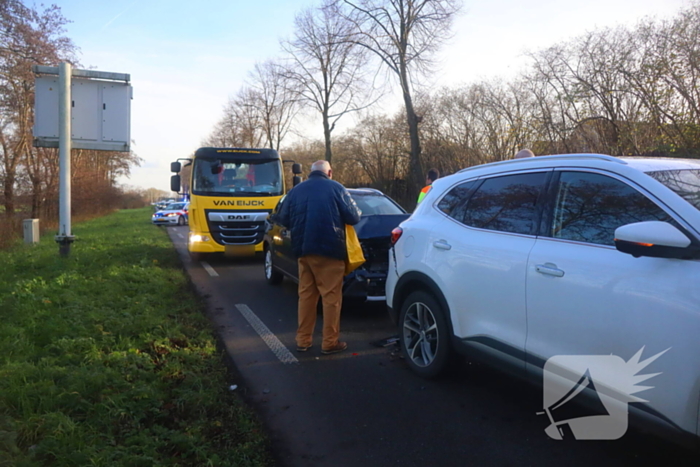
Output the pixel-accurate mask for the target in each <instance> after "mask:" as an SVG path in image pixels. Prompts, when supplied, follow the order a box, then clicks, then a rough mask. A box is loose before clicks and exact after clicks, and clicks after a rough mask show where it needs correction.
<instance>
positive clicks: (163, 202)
mask: <svg viewBox="0 0 700 467" xmlns="http://www.w3.org/2000/svg"><path fill="white" fill-rule="evenodd" d="M176 202H177V200H176V199H162V200H160V201H156V202H155V203H153V206H155V209H156V211H161V210H163V209H165V208H166V207H167V206H168V205H169V204H172V203H176Z"/></svg>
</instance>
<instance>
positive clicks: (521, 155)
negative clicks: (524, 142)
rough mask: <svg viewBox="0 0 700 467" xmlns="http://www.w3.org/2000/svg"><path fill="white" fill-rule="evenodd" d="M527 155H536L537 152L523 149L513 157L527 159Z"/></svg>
mask: <svg viewBox="0 0 700 467" xmlns="http://www.w3.org/2000/svg"><path fill="white" fill-rule="evenodd" d="M526 157H535V154H534V153H533V152H532V151H530V150H529V149H521V150H520V151H518V153H517V154H516V155H515V157H513V159H525V158H526Z"/></svg>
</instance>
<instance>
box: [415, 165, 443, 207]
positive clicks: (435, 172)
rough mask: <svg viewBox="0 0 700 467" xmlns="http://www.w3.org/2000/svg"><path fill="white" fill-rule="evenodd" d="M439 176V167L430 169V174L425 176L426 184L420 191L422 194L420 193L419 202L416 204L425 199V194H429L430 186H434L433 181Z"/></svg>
mask: <svg viewBox="0 0 700 467" xmlns="http://www.w3.org/2000/svg"><path fill="white" fill-rule="evenodd" d="M439 176H440V172H438V170H437V169H430V170H428V174H427V175H426V176H425V186H424V187H423V189H422V190H421V191H420V194H418V203H417V204H416V205H418V204H420V202H421V201H423V198H425V195H427V194H428V192H429V191H430V188H431V187H432V186H433V182H434V181H435V180H437V179H438V177H439Z"/></svg>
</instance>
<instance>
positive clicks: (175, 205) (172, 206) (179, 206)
mask: <svg viewBox="0 0 700 467" xmlns="http://www.w3.org/2000/svg"><path fill="white" fill-rule="evenodd" d="M184 207H185V203H172V204H168V206H167V207H166V208H165V210H166V211H179V210H180V209H182V208H184Z"/></svg>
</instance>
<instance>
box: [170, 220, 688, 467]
mask: <svg viewBox="0 0 700 467" xmlns="http://www.w3.org/2000/svg"><path fill="white" fill-rule="evenodd" d="M168 230H169V233H170V236H171V238H172V240H173V243H174V244H175V246H176V247H177V249H178V251H179V253H180V255H181V257H182V259H183V263H184V265H185V268H186V269H187V270H188V272H189V274H190V276H191V278H192V280H193V282H194V284H195V286H196V288H197V289H198V291H199V293H201V294H202V295H203V296H204V297H205V298H206V299H207V303H208V307H209V312H210V316H211V318H212V320H213V321H214V323H215V325H216V327H217V329H218V331H219V333H220V335H221V338H222V341H223V342H224V344H225V346H226V349H227V351H228V352H229V354H230V355H231V357H232V359H233V362H234V363H235V366H236V368H237V370H236V371H237V373H238V374H237V376H236V378H237V379H238V380H237V381H235V384H237V385H238V389H237V390H238V391H240V392H241V393H242V394H243V395H244V397H245V398H246V399H247V400H248V401H249V402H250V403H251V404H253V405H254V407H255V408H256V409H257V410H258V412H259V414H260V415H261V417H262V418H263V420H264V422H265V424H266V425H267V427H268V429H269V432H270V435H271V437H272V439H273V443H274V446H275V448H276V451H277V460H278V463H279V465H282V466H314V467H315V466H333V467H339V466H393V465H396V466H414V465H415V466H419V465H420V466H423V465H431V466H433V465H435V466H452V465H454V466H470V465H473V466H529V465H536V466H553V467H554V466H556V467H561V466H563V465H566V466H586V467H590V466H591V465H595V466H596V467H603V466H621V465H624V466H633V465H673V466H685V465H687V466H694V467H697V466H698V465H700V458H699V457H698V456H697V455H695V454H692V453H690V452H689V451H686V450H684V449H682V448H680V447H678V446H676V445H673V444H670V443H667V442H664V441H661V440H657V439H655V438H653V437H651V436H648V435H644V434H641V433H637V432H634V431H633V430H630V431H628V433H627V434H626V435H625V436H624V437H623V438H621V439H619V440H615V441H574V440H572V441H554V440H551V439H550V438H549V437H548V436H547V435H546V434H545V432H544V429H545V428H546V426H547V425H548V421H547V418H546V416H544V415H537V414H536V413H537V412H539V411H541V410H542V395H541V392H540V389H538V388H536V387H534V386H531V385H529V384H527V383H525V382H522V381H520V380H518V379H514V378H512V377H509V376H506V375H503V374H501V373H498V372H497V371H495V370H491V369H490V368H487V367H485V366H483V365H480V364H477V363H471V362H469V361H467V360H465V361H464V362H460V364H458V365H456V366H455V368H454V369H453V370H452V371H451V372H450V374H449V375H447V376H446V377H445V378H442V379H440V380H438V381H426V380H423V379H421V378H419V377H417V376H415V375H414V374H413V373H412V372H411V371H410V370H409V369H408V367H407V366H406V364H405V363H404V362H403V360H402V359H401V358H400V357H399V356H398V352H397V349H396V348H395V347H386V348H385V347H377V346H375V345H373V344H372V343H373V342H376V341H379V340H381V339H383V338H387V337H390V336H392V335H394V334H395V333H396V331H395V328H394V326H393V325H392V323H391V321H390V319H389V317H388V315H387V313H386V311H385V308H384V307H383V306H377V305H376V304H375V305H372V306H369V305H359V306H348V307H345V308H344V310H343V314H342V321H341V338H342V339H343V340H345V341H347V342H348V346H349V348H348V350H347V351H345V352H344V353H341V354H337V355H331V356H322V355H321V353H320V341H321V339H320V325H321V316H320V315H319V322H318V323H317V334H316V340H315V341H314V347H313V348H312V349H311V350H310V351H308V352H306V353H297V352H296V351H295V349H296V345H295V342H294V334H295V331H296V298H297V297H296V284H294V283H293V282H291V281H289V280H286V279H285V280H284V281H283V283H282V284H281V285H280V286H270V285H268V284H267V283H266V282H265V279H264V275H263V263H262V258H254V259H227V258H208V259H206V260H205V262H204V263H202V262H197V263H192V262H191V261H190V259H189V257H188V255H187V251H186V244H185V239H186V236H187V227H172V228H169V229H168Z"/></svg>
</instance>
